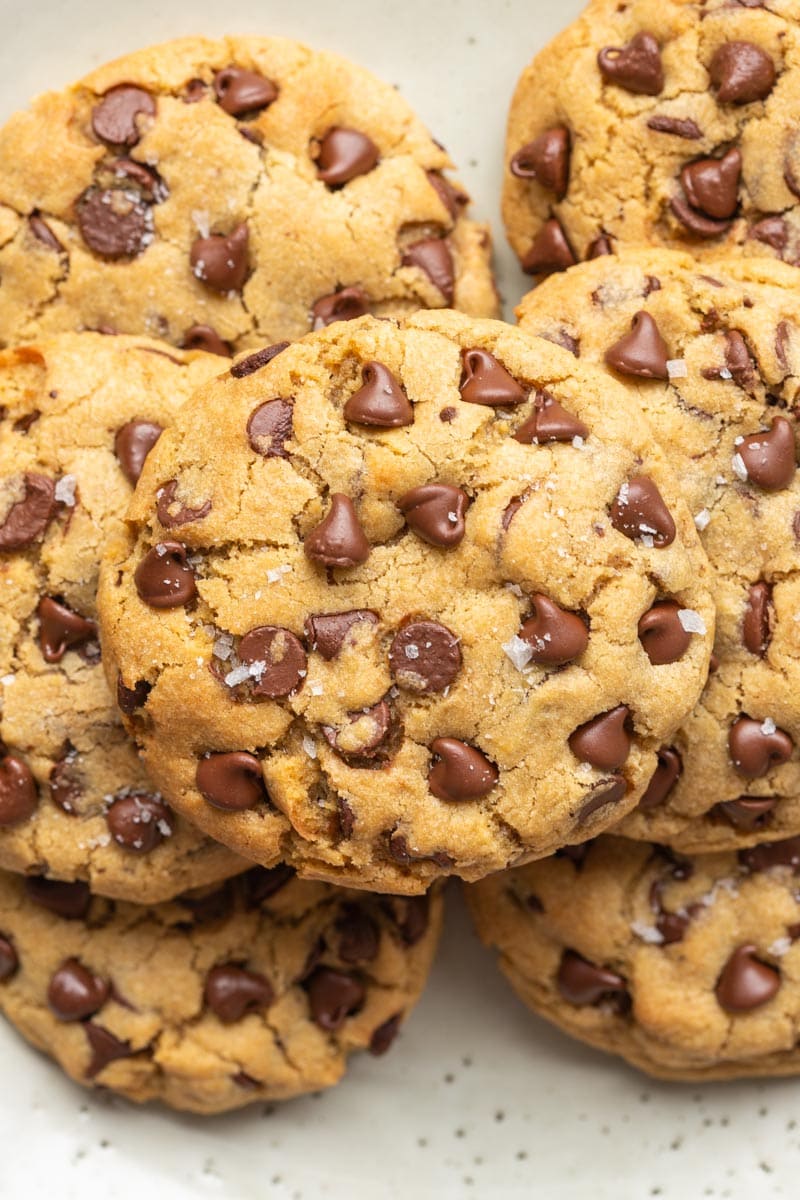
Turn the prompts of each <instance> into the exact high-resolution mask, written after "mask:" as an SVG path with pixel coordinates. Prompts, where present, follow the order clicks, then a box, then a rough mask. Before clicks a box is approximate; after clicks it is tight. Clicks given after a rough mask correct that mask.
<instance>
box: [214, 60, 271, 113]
mask: <svg viewBox="0 0 800 1200" xmlns="http://www.w3.org/2000/svg"><path fill="white" fill-rule="evenodd" d="M214 94H215V96H216V97H217V101H218V103H219V106H220V108H222V109H224V111H225V112H226V113H229V114H230V115H231V116H232V117H243V116H245V115H250V114H254V113H257V112H260V111H261V110H262V109H264V108H266V107H267V105H269V104H272V103H273V102H274V101H275V100H276V99H277V97H278V89H277V87H276V86H275V84H274V83H273V82H272V80H271V79H265V77H264V76H263V75H259V74H258V73H257V72H256V71H245V70H244V69H243V68H242V67H225V68H224V69H223V70H222V71H217V73H216V75H215V76H214Z"/></svg>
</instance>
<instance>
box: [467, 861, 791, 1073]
mask: <svg viewBox="0 0 800 1200" xmlns="http://www.w3.org/2000/svg"><path fill="white" fill-rule="evenodd" d="M798 870H800V839H798V838H792V839H789V840H787V841H783V842H771V843H769V844H767V845H763V846H754V847H750V848H749V849H744V850H740V851H739V853H738V855H736V854H733V853H720V854H706V855H696V856H693V857H691V858H685V857H683V856H682V855H678V854H675V853H674V852H671V851H669V850H667V849H665V848H664V847H660V846H653V845H649V844H647V843H644V842H632V841H628V840H627V839H625V838H617V837H600V838H598V839H596V840H595V841H592V842H588V843H586V845H584V846H573V847H571V848H570V850H569V851H564V852H563V853H562V854H559V855H557V856H556V857H555V858H549V859H545V860H543V861H542V862H537V863H532V864H530V865H528V866H525V867H521V868H518V869H517V870H514V871H509V872H506V873H502V874H498V875H493V876H491V877H490V878H489V879H485V880H483V881H482V882H481V883H478V884H475V885H474V886H472V887H470V888H467V889H466V891H467V899H468V903H469V906H470V909H471V911H472V915H473V918H474V920H475V923H476V926H477V929H478V932H479V934H480V936H481V938H482V940H483V941H484V942H485V943H486V945H488V946H492V947H494V948H496V949H497V951H498V953H499V956H500V967H501V968H502V970H503V973H504V974H505V975H506V976H507V978H508V980H509V982H510V983H511V986H512V987H513V988H514V990H515V992H517V994H518V995H519V997H520V998H521V1000H522V1001H523V1002H524V1003H525V1004H527V1005H528V1006H529V1007H530V1008H532V1009H533V1011H534V1012H536V1013H538V1014H539V1015H540V1016H543V1017H546V1018H547V1019H548V1020H549V1021H552V1022H553V1023H554V1024H555V1025H558V1026H559V1027H560V1028H561V1029H563V1030H564V1031H565V1032H566V1033H570V1034H572V1035H573V1037H577V1038H580V1039H581V1040H582V1041H585V1042H589V1043H590V1045H592V1046H596V1047H598V1048H599V1049H601V1050H608V1051H611V1052H612V1053H614V1054H619V1055H620V1056H621V1057H623V1058H625V1059H627V1060H628V1062H630V1063H632V1064H633V1065H634V1066H636V1067H639V1068H640V1069H641V1070H643V1071H647V1073H648V1074H650V1075H656V1076H660V1077H661V1078H664V1079H733V1078H736V1077H738V1076H747V1075H794V1074H797V1073H799V1072H800V1054H798V1051H797V1041H798V1034H799V1033H800V992H798V987H797V979H798V970H799V969H800V947H798V945H797V939H798V937H800V904H799V903H798V894H797V872H798Z"/></svg>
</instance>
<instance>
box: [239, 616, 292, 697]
mask: <svg viewBox="0 0 800 1200" xmlns="http://www.w3.org/2000/svg"><path fill="white" fill-rule="evenodd" d="M237 653H238V655H239V658H240V659H241V661H242V662H243V663H247V664H254V663H258V664H260V667H263V670H261V673H260V674H259V675H256V676H254V677H253V684H252V687H253V695H254V696H267V697H268V698H269V699H270V700H277V699H279V698H281V697H284V696H291V695H293V694H294V693H295V692H298V691H299V690H300V688H301V687H302V686H303V680H304V679H305V675H306V668H307V666H308V662H307V659H306V652H305V650H304V649H303V646H302V643H301V641H300V639H299V638H298V637H296V635H295V634H293V633H292V632H291V630H290V629H283V628H282V627H280V626H278V625H259V626H258V627H257V628H255V629H251V630H250V631H249V632H248V633H246V634H244V636H243V637H242V638H241V640H240V642H239V646H238V649H237Z"/></svg>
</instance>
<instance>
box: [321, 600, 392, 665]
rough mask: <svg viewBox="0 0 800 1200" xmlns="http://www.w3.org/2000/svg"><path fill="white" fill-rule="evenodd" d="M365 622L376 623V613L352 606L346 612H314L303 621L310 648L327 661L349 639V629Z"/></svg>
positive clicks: (336, 654)
mask: <svg viewBox="0 0 800 1200" xmlns="http://www.w3.org/2000/svg"><path fill="white" fill-rule="evenodd" d="M364 622H366V623H367V624H369V625H377V624H378V614H377V613H374V612H372V610H371V609H368V608H353V609H350V610H349V611H348V612H339V613H315V614H314V615H313V616H310V617H307V618H306V621H305V634H306V637H307V638H308V642H309V645H310V646H311V649H312V650H316V651H317V653H318V654H321V655H322V657H323V658H324V659H326V660H328V661H330V660H331V659H333V658H337V657H338V656H339V655H340V654H341V652H342V648H343V647H344V646H345V644H346V643H347V642H348V641H351V640H352V638H351V630H354V629H355V627H356V626H357V625H361V624H362V623H364Z"/></svg>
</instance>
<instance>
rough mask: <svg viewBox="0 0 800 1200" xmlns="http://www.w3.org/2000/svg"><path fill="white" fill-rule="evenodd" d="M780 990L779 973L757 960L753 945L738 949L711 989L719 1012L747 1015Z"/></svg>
mask: <svg viewBox="0 0 800 1200" xmlns="http://www.w3.org/2000/svg"><path fill="white" fill-rule="evenodd" d="M780 986H781V975H780V971H778V970H777V968H776V967H770V966H768V965H767V963H765V962H762V961H761V959H760V958H757V957H756V947H755V946H754V945H752V944H748V945H745V946H737V948H736V949H735V950H734V952H733V954H731V956H730V958H729V959H728V961H727V962H726V963H725V966H724V967H723V968H722V972H721V973H720V976H719V979H718V980H717V982H716V986H715V988H714V994H715V995H716V997H717V1001H718V1002H719V1004H720V1007H721V1008H724V1009H725V1011H726V1012H731V1013H741V1012H750V1011H751V1010H752V1009H754V1008H760V1006H761V1005H762V1004H766V1003H767V1002H768V1001H769V1000H771V999H772V997H773V996H774V995H775V993H776V992H777V991H778V988H779V987H780Z"/></svg>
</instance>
